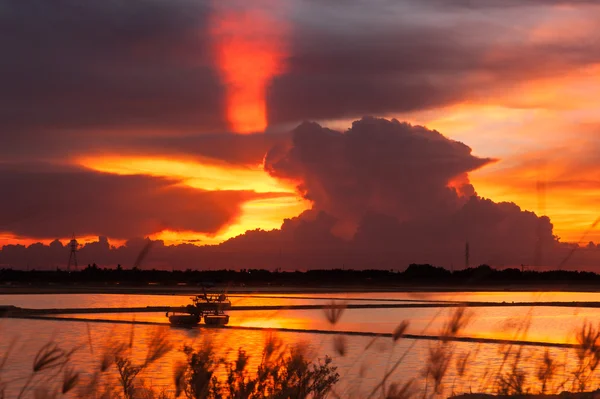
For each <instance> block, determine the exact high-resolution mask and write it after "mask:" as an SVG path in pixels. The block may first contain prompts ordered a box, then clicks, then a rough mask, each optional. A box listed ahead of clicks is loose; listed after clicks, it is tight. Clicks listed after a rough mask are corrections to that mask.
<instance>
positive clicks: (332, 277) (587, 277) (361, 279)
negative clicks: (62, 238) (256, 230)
mask: <svg viewBox="0 0 600 399" xmlns="http://www.w3.org/2000/svg"><path fill="white" fill-rule="evenodd" d="M593 283H600V275H599V274H596V273H593V272H584V271H567V270H552V271H536V270H521V269H518V268H508V269H494V268H492V267H490V266H488V265H481V266H478V267H474V268H467V269H462V270H453V271H451V270H448V269H445V268H442V267H436V266H432V265H429V264H411V265H410V266H409V267H408V268H407V269H406V270H404V271H397V270H373V269H371V270H353V269H329V270H307V271H282V270H281V269H276V270H273V271H269V270H265V269H241V270H239V271H237V270H192V269H188V270H172V271H168V270H156V269H152V270H145V269H140V268H137V267H133V268H131V269H124V268H122V267H121V266H118V267H117V268H100V267H98V266H97V265H96V264H92V265H88V266H87V267H86V268H85V269H83V270H80V271H71V272H68V271H65V270H61V269H56V270H52V271H48V270H28V271H25V270H13V269H0V284H3V285H10V284H32V285H49V284H66V285H68V284H86V285H102V284H121V285H127V286H146V285H162V286H177V285H188V286H194V285H197V286H211V285H232V286H243V285H254V286H260V285H271V286H307V287H310V286H323V285H327V286H359V287H365V286H402V285H412V284H418V285H432V286H465V287H468V286H469V285H479V286H482V285H485V286H504V285H519V284H523V285H536V284H540V285H544V284H561V285H564V284H588V285H589V284H593Z"/></svg>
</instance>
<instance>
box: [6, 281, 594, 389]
mask: <svg viewBox="0 0 600 399" xmlns="http://www.w3.org/2000/svg"><path fill="white" fill-rule="evenodd" d="M513 294H516V295H517V299H516V300H522V301H532V300H534V299H537V300H544V301H589V300H597V299H599V298H600V297H599V295H598V294H591V293H581V294H568V293H541V294H540V293H462V294H457V293H430V294H428V295H427V296H423V294H407V293H398V294H383V293H363V294H355V293H352V294H346V295H342V294H336V295H335V297H337V298H344V299H346V300H351V299H352V298H354V299H359V298H362V299H369V300H376V299H380V300H383V299H386V298H391V299H398V300H404V299H419V300H476V301H480V300H482V298H485V300H490V301H505V300H506V299H507V298H508V295H513ZM315 295H317V294H315ZM319 295H320V297H319V298H322V297H323V294H319ZM303 296H304V294H303ZM333 296H334V295H332V297H333ZM296 297H297V295H296ZM307 298H310V299H299V298H286V297H285V296H282V298H279V299H277V298H271V297H269V298H261V297H260V296H256V297H253V296H250V297H232V302H233V301H238V300H239V301H240V304H248V303H250V304H255V303H260V304H265V301H268V303H269V304H276V305H281V304H290V303H292V304H299V303H313V304H314V303H320V304H324V303H327V302H326V301H325V299H317V298H314V297H311V295H307ZM349 298H350V299H349ZM475 298H477V299H475ZM0 299H1V300H2V303H4V304H16V305H17V306H29V307H33V306H31V305H37V307H51V306H56V307H72V306H81V307H86V306H98V307H118V306H159V305H160V306H165V305H167V306H175V305H181V304H182V302H183V303H184V304H185V303H187V299H188V296H154V295H134V296H128V295H55V296H49V295H39V296H3V297H0ZM244 301H246V302H244ZM469 310H470V311H471V312H472V313H473V317H472V318H471V322H470V324H469V325H467V326H466V327H465V328H464V329H463V330H461V332H460V334H461V335H463V336H471V337H485V338H502V339H524V340H530V341H545V342H571V343H576V342H577V337H576V331H577V329H578V328H579V326H581V324H582V323H583V321H584V320H589V321H593V322H594V324H596V323H597V320H600V317H599V316H600V309H592V308H582V309H576V308H567V307H528V308H514V307H493V308H472V309H469ZM452 311H453V309H452V308H449V309H436V308H426V309H418V308H410V309H407V308H405V309H345V310H344V312H343V314H342V316H341V318H340V319H339V320H337V321H336V323H335V324H334V325H333V326H332V325H331V323H329V322H328V321H327V319H326V317H325V315H324V313H323V311H321V310H302V311H300V310H280V311H245V312H231V321H230V325H232V326H246V327H259V328H265V329H267V330H264V331H253V330H235V329H226V330H221V329H207V328H193V329H181V328H172V327H166V328H167V329H168V334H169V339H170V341H171V343H172V344H173V346H174V349H173V350H172V351H171V352H169V353H168V354H167V355H166V356H165V357H163V358H161V359H160V360H159V361H157V362H156V363H155V364H153V365H152V367H151V368H149V369H148V370H144V372H143V374H142V375H141V376H140V377H141V378H143V379H145V380H146V381H147V382H148V383H151V384H152V386H155V387H159V386H169V387H172V375H173V373H172V370H173V367H174V365H175V364H176V363H177V362H180V361H182V360H183V359H184V355H183V353H182V352H181V349H182V348H183V346H184V345H191V346H202V345H208V344H209V343H210V344H211V345H213V347H214V348H215V350H216V352H217V353H218V355H219V357H222V358H223V359H225V360H226V361H232V360H233V359H234V358H235V355H236V353H237V350H238V349H239V348H243V349H244V350H246V351H247V352H248V354H249V355H250V365H251V367H257V366H258V364H259V363H260V360H261V358H262V350H263V347H264V342H265V340H266V339H267V338H268V336H269V334H273V333H276V334H277V335H278V336H279V337H280V338H281V339H282V340H283V342H285V343H286V344H287V345H292V344H294V343H298V342H306V343H307V345H308V347H309V349H310V353H311V354H312V356H313V357H314V358H315V359H317V358H323V356H325V355H326V354H328V355H331V356H333V357H334V364H335V365H336V366H338V367H339V371H340V374H341V375H342V381H341V382H340V383H339V386H338V388H337V390H338V392H339V393H340V394H341V396H342V397H351V396H353V397H365V396H367V395H368V393H369V392H370V391H371V390H372V389H373V387H374V386H376V385H377V384H378V383H379V382H380V380H381V378H382V375H384V374H385V373H386V371H388V370H390V367H391V365H393V364H394V363H396V362H397V361H398V360H400V359H402V361H401V363H400V364H399V366H398V368H397V369H396V370H395V371H394V373H393V375H392V376H391V378H390V382H392V381H394V382H398V383H402V382H404V381H407V380H408V379H410V378H415V379H416V381H417V382H418V383H419V387H421V389H423V387H424V386H425V385H426V384H425V377H424V376H423V374H422V373H421V371H422V370H423V369H424V364H425V363H426V361H427V359H428V358H430V356H431V350H432V348H434V349H435V345H437V343H435V342H428V341H415V340H408V339H400V340H398V341H397V342H394V341H393V340H392V339H391V338H389V337H378V338H377V337H375V338H373V337H361V336H348V337H346V339H345V341H344V351H343V356H341V355H340V354H339V353H340V351H339V348H337V349H336V347H335V346H334V339H335V336H331V335H322V334H314V333H299V332H294V333H292V332H274V331H271V330H269V329H279V328H287V329H300V330H334V331H362V332H373V333H388V334H389V333H391V332H393V331H394V329H395V328H396V327H397V326H398V324H399V323H400V322H401V321H403V320H409V321H410V325H409V327H408V329H407V331H406V332H407V333H413V334H430V335H434V334H438V333H439V332H440V331H441V330H442V328H443V325H444V323H445V322H446V320H447V319H448V316H449V314H451V312H452ZM69 317H73V316H69ZM79 317H93V318H97V319H104V320H122V321H131V320H136V321H150V322H161V323H164V322H166V321H167V320H166V318H165V316H164V313H140V314H136V315H131V314H99V315H81V316H79ZM154 328H156V327H155V326H145V325H118V324H110V323H106V324H105V323H83V322H71V321H43V320H15V319H4V320H0V336H1V337H2V339H1V340H0V355H3V354H4V353H6V351H7V350H9V349H12V351H11V361H10V367H9V368H7V369H6V370H5V371H4V374H3V375H2V380H3V381H10V380H12V379H15V378H19V377H22V376H23V375H27V373H29V372H30V370H31V367H32V360H33V358H34V357H35V353H36V352H37V350H39V348H40V347H41V346H42V345H43V344H44V343H46V342H48V341H50V340H54V341H55V342H57V343H59V344H61V345H65V346H67V347H78V351H77V354H78V356H76V357H74V359H73V362H74V365H75V366H76V367H77V368H78V369H80V370H83V371H85V372H86V373H87V374H88V376H89V375H91V373H92V372H93V370H96V369H97V367H99V366H98V365H99V364H100V362H101V359H102V356H103V353H105V352H106V348H107V347H110V346H111V345H114V342H116V341H122V342H126V343H127V345H128V348H129V345H131V347H130V348H129V349H128V350H130V352H131V356H132V358H133V359H134V360H135V361H136V362H143V361H144V359H145V356H146V354H147V352H146V351H147V346H148V343H149V342H150V339H151V337H152V333H153V331H154ZM130 343H131V344H130ZM446 350H448V351H449V352H450V353H451V354H452V357H451V359H450V363H449V364H450V366H449V367H448V372H447V375H445V377H444V380H445V381H446V388H445V389H446V390H447V392H450V391H452V390H454V391H455V392H459V391H468V390H473V391H474V392H475V391H488V392H489V391H492V390H493V389H495V388H497V386H496V385H494V384H497V383H498V376H500V375H510V374H511V373H514V372H515V370H518V371H519V372H523V373H526V374H527V375H528V376H529V377H528V379H527V381H526V382H525V383H526V384H529V386H531V387H537V386H538V385H539V384H540V381H538V379H537V377H536V375H537V374H538V372H539V369H540V367H541V366H540V365H543V359H544V355H545V349H544V348H539V347H526V348H523V347H518V346H514V345H513V346H510V345H490V344H475V343H452V344H451V345H448V347H447V349H446ZM507 354H508V356H507ZM517 355H518V359H519V361H518V362H517V363H518V364H517V367H516V369H513V363H514V359H515V358H516V357H517ZM549 356H550V357H551V358H552V359H554V360H555V361H556V362H557V364H559V366H557V367H556V370H555V371H554V373H553V376H552V378H551V379H550V380H549V381H548V386H549V387H550V388H549V389H554V388H556V387H560V386H561V383H564V381H565V380H567V379H569V378H570V379H572V378H573V370H576V369H577V364H578V361H579V358H578V356H577V353H576V351H573V350H567V349H556V348H553V349H550V350H549ZM461 359H467V360H466V361H465V364H466V366H464V367H463V368H462V372H461V367H459V365H460V363H461ZM113 371H114V370H113ZM219 372H220V373H223V372H224V370H221V371H219ZM589 381H590V383H591V382H594V383H595V382H597V377H596V376H595V375H593V376H592V378H590V379H589ZM564 388H565V389H568V388H571V387H570V386H569V387H567V386H565V387H564ZM346 394H347V395H346ZM350 394H352V395H350ZM9 397H10V395H9Z"/></svg>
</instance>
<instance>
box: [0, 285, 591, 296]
mask: <svg viewBox="0 0 600 399" xmlns="http://www.w3.org/2000/svg"><path fill="white" fill-rule="evenodd" d="M202 289H203V288H202V286H157V285H148V286H127V285H61V284H56V285H1V286H0V295H36V294H38V295H39V294H45V295H52V294H119V295H190V294H197V293H199V292H202ZM206 290H207V291H208V292H222V291H225V292H227V293H228V294H297V293H302V294H340V293H402V292H406V293H419V292H441V293H443V292H499V293H500V292H572V293H598V292H600V287H599V286H598V285H574V284H564V285H558V284H544V285H521V284H519V285H504V286H486V285H481V286H468V287H465V286H455V285H447V286H443V285H412V284H411V285H397V286H357V285H335V286H334V285H321V286H272V285H271V286H270V285H256V286H227V285H216V286H213V287H210V288H206Z"/></svg>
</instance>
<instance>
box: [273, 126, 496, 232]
mask: <svg viewBox="0 0 600 399" xmlns="http://www.w3.org/2000/svg"><path fill="white" fill-rule="evenodd" d="M489 162H490V160H489V159H482V158H478V157H475V156H473V155H472V154H471V149H470V148H469V147H467V146H466V145H464V144H463V143H460V142H457V141H453V140H450V139H447V138H446V137H444V136H442V135H441V134H440V133H438V132H436V131H431V130H428V129H426V128H423V127H421V126H412V125H409V124H407V123H400V122H398V121H396V120H392V121H388V120H385V119H376V118H363V119H362V120H360V121H356V122H354V123H353V124H352V127H351V128H350V129H349V130H348V131H347V132H345V133H340V132H336V131H333V130H329V129H326V128H323V127H321V126H319V125H318V124H316V123H304V124H302V125H301V126H299V127H298V128H297V129H295V130H294V132H293V139H292V147H291V148H290V149H289V151H287V152H285V153H281V152H279V151H278V149H275V150H273V151H271V152H270V153H269V154H268V155H267V158H266V162H265V168H266V170H267V171H269V173H271V174H272V175H273V176H275V177H278V178H284V179H291V180H298V181H301V184H300V186H299V191H300V192H301V193H302V194H303V195H304V196H305V197H306V198H307V199H309V200H311V201H313V202H314V207H315V209H317V210H323V211H326V212H328V213H330V214H332V215H334V216H336V217H338V218H341V219H342V220H344V221H348V222H353V223H358V222H359V221H360V219H362V217H363V216H364V215H365V214H366V213H368V212H379V213H384V214H387V215H393V216H395V217H397V218H399V219H400V220H411V219H417V218H423V217H426V216H427V217H433V216H436V215H439V214H448V213H450V212H454V211H456V210H457V209H458V208H459V207H460V206H461V205H462V203H464V199H463V198H461V197H460V196H459V195H458V193H457V192H456V190H455V189H454V188H450V187H448V185H449V184H450V182H452V181H453V180H454V179H456V178H458V177H461V178H462V179H464V175H465V174H466V173H467V172H470V171H473V170H475V169H478V168H480V167H482V166H483V165H485V164H487V163H489ZM463 185H469V183H468V180H467V181H465V182H464V183H463ZM469 187H470V185H469ZM467 191H472V187H471V188H470V189H469V190H467Z"/></svg>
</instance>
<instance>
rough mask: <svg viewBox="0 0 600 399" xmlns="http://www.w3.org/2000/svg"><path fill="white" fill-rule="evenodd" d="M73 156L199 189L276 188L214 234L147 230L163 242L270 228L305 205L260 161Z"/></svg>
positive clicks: (212, 240)
mask: <svg viewBox="0 0 600 399" xmlns="http://www.w3.org/2000/svg"><path fill="white" fill-rule="evenodd" d="M76 162H77V163H78V164H79V165H81V166H84V167H86V168H89V169H92V170H96V171H99V172H105V173H114V174H120V175H136V174H144V175H150V176H160V177H170V178H176V179H180V180H181V181H182V183H183V184H185V185H188V186H190V187H194V188H198V189H203V190H235V191H255V192H258V193H265V194H266V193H272V194H276V195H275V196H272V197H266V198H260V199H253V200H249V201H247V202H245V203H243V204H242V206H241V212H240V215H239V217H238V218H237V220H236V221H235V222H233V223H232V224H230V225H228V226H226V227H224V228H223V229H221V230H220V231H219V232H217V233H216V234H214V235H209V234H204V233H198V232H193V231H173V230H169V229H165V230H162V231H160V232H158V233H156V234H154V235H152V236H151V238H152V239H157V240H163V241H165V243H166V244H177V243H181V242H194V243H196V244H199V245H207V244H218V243H220V242H223V241H225V240H227V239H229V238H232V237H235V236H237V235H240V234H243V233H244V232H245V231H247V230H254V229H263V230H272V229H276V228H279V227H281V224H282V223H283V220H284V219H286V218H292V217H295V216H298V215H299V214H300V213H302V212H303V211H305V210H306V209H309V208H310V206H311V203H310V201H307V200H304V199H302V198H300V197H298V196H297V194H296V190H295V185H294V183H293V182H284V181H281V180H278V179H275V178H273V177H272V176H270V175H269V174H268V173H266V172H265V171H264V170H263V167H262V165H257V166H256V167H254V168H251V167H241V166H232V165H228V164H219V163H214V162H213V163H208V162H207V163H199V162H196V161H187V160H180V159H168V158H150V157H127V156H112V157H86V158H80V159H78V160H77V161H76Z"/></svg>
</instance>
